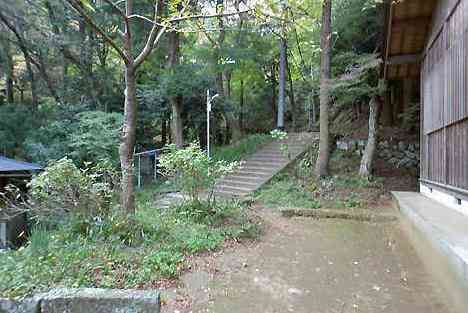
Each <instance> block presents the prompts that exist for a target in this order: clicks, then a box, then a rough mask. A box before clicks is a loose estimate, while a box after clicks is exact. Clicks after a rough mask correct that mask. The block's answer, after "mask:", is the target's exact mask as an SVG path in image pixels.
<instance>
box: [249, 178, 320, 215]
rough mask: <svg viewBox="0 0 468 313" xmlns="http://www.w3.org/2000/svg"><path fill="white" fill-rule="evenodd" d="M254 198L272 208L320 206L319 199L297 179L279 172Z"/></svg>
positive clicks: (311, 207)
mask: <svg viewBox="0 0 468 313" xmlns="http://www.w3.org/2000/svg"><path fill="white" fill-rule="evenodd" d="M256 199H257V200H259V201H261V202H262V203H263V204H264V205H266V206H267V207H272V208H310V209H316V208H319V207H320V201H318V200H317V199H316V198H315V197H314V195H313V194H312V193H311V192H309V191H307V190H306V189H305V188H304V187H303V186H302V184H301V182H300V181H299V180H298V179H296V178H295V177H293V176H290V175H288V174H280V175H278V176H277V177H276V178H274V179H273V180H272V181H271V182H270V183H269V184H268V185H266V186H265V187H263V188H262V189H260V190H259V191H258V192H257V194H256Z"/></svg>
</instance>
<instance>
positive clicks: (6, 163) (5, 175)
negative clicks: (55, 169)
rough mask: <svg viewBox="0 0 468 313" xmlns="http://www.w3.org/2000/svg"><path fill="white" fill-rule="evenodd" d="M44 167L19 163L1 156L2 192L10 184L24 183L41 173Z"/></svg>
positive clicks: (0, 182) (0, 185)
mask: <svg viewBox="0 0 468 313" xmlns="http://www.w3.org/2000/svg"><path fill="white" fill-rule="evenodd" d="M41 170H42V167H40V166H39V165H36V164H32V163H27V162H22V161H17V160H13V159H9V158H6V157H3V156H0V191H1V190H2V189H3V188H5V186H6V185H8V184H10V183H14V182H15V181H16V182H23V181H25V180H28V179H30V178H31V176H32V175H33V174H34V173H36V172H38V171H41Z"/></svg>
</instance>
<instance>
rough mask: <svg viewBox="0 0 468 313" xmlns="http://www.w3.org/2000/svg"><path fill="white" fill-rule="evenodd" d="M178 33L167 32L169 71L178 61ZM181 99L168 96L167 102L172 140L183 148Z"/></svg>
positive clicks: (172, 69) (173, 68)
mask: <svg viewBox="0 0 468 313" xmlns="http://www.w3.org/2000/svg"><path fill="white" fill-rule="evenodd" d="M179 36H180V35H179V33H177V32H170V33H169V67H170V69H171V71H175V67H177V66H178V65H179V63H180V53H179V52H180V38H179ZM182 101H183V99H182V97H181V96H180V95H173V96H170V97H169V102H170V104H171V110H172V127H171V131H172V140H173V142H174V143H175V145H176V146H177V148H179V149H180V148H183V146H184V137H183V129H184V123H183V120H182V110H183V103H182Z"/></svg>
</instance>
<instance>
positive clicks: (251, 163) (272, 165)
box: [241, 160, 285, 168]
mask: <svg viewBox="0 0 468 313" xmlns="http://www.w3.org/2000/svg"><path fill="white" fill-rule="evenodd" d="M284 163H285V162H261V161H250V160H248V161H246V162H245V163H242V165H241V167H247V166H260V167H265V168H277V167H278V166H282V165H283V164H284Z"/></svg>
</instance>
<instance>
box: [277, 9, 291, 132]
mask: <svg viewBox="0 0 468 313" xmlns="http://www.w3.org/2000/svg"><path fill="white" fill-rule="evenodd" d="M282 10H283V12H282V22H281V34H280V38H279V51H280V57H279V78H278V80H279V87H278V110H277V117H276V128H278V129H284V112H285V106H286V67H287V62H288V61H287V56H286V53H287V51H286V50H287V39H286V19H287V15H286V12H287V7H286V2H285V0H283V3H282Z"/></svg>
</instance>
